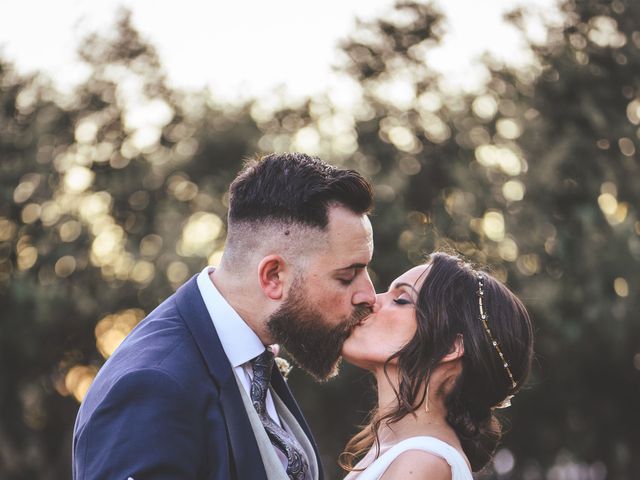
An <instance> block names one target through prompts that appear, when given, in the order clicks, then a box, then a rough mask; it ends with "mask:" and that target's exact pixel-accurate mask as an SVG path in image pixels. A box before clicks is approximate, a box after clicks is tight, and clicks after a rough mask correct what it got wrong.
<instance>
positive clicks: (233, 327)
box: [197, 267, 288, 468]
mask: <svg viewBox="0 0 640 480" xmlns="http://www.w3.org/2000/svg"><path fill="white" fill-rule="evenodd" d="M214 270H215V267H205V268H204V270H202V272H200V274H199V275H198V278H197V282H198V289H199V290H200V295H202V299H203V300H204V304H205V305H206V307H207V311H208V312H209V316H210V317H211V320H212V321H213V326H214V327H215V329H216V332H217V333H218V338H220V343H221V344H222V348H223V350H224V353H225V354H226V355H227V358H228V359H229V363H230V364H231V368H233V370H234V372H235V374H236V375H237V376H238V378H239V379H240V382H241V383H242V386H243V387H244V389H245V391H246V392H247V395H249V398H251V380H252V378H253V368H252V367H251V363H250V361H251V360H252V359H254V358H255V357H257V356H258V355H260V354H261V353H262V352H264V349H265V346H264V345H263V343H262V342H261V341H260V338H259V337H258V335H256V334H255V332H254V331H253V330H251V328H250V327H249V325H247V324H246V322H245V321H244V320H243V319H242V318H241V317H240V315H238V312H236V311H235V310H234V309H233V307H232V306H231V305H229V303H228V302H227V301H226V300H225V298H224V297H223V296H222V294H221V293H220V291H218V289H217V288H216V286H215V285H214V284H213V281H212V280H211V277H209V274H210V273H211V272H213V271H214ZM266 407H267V413H268V414H269V416H270V417H271V418H272V419H273V421H274V422H276V423H277V424H278V425H280V426H281V427H282V423H281V422H280V418H279V417H278V413H277V411H276V406H275V405H274V403H273V397H272V396H271V391H270V390H267V399H266ZM273 448H274V450H275V451H276V453H277V454H278V458H279V459H280V461H281V462H282V464H283V465H284V467H285V468H287V463H288V462H287V457H286V456H285V455H284V454H283V453H282V452H281V451H280V450H278V449H277V448H276V447H273Z"/></svg>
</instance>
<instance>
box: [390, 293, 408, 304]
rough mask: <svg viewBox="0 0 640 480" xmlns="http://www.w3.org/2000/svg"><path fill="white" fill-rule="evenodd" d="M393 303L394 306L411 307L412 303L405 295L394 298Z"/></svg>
mask: <svg viewBox="0 0 640 480" xmlns="http://www.w3.org/2000/svg"><path fill="white" fill-rule="evenodd" d="M393 302H394V303H395V304H396V305H412V304H413V301H412V300H411V299H410V298H407V297H406V296H405V295H401V296H399V297H397V298H394V299H393Z"/></svg>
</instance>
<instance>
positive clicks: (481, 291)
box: [477, 273, 517, 407]
mask: <svg viewBox="0 0 640 480" xmlns="http://www.w3.org/2000/svg"><path fill="white" fill-rule="evenodd" d="M477 277H478V306H479V307H480V320H482V325H483V326H484V330H485V332H487V335H488V336H489V340H490V341H491V344H492V345H493V347H494V348H495V349H496V352H498V355H500V360H502V366H503V367H504V369H505V370H506V371H507V374H508V375H509V379H510V380H511V385H512V387H513V388H516V385H517V383H516V381H515V379H514V378H513V373H511V369H510V368H509V362H507V359H506V358H504V353H502V349H501V348H500V344H499V343H498V341H497V340H496V339H495V338H494V336H493V334H492V333H491V329H490V328H489V323H488V321H487V320H488V319H489V315H488V314H487V312H485V309H484V304H483V303H482V300H483V298H484V275H483V274H482V273H478V274H477ZM509 400H510V396H509V397H507V399H506V402H508V401H509ZM503 403H504V402H503ZM501 405H502V404H501ZM501 405H499V407H500V406H501ZM505 406H508V405H505Z"/></svg>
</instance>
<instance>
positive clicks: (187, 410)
mask: <svg viewBox="0 0 640 480" xmlns="http://www.w3.org/2000/svg"><path fill="white" fill-rule="evenodd" d="M196 278H197V276H194V277H193V278H191V280H189V281H188V282H187V283H185V284H184V285H183V286H182V287H180V289H178V291H177V292H176V293H175V294H174V295H172V296H171V297H169V298H168V299H167V300H165V301H164V302H163V303H162V304H161V305H160V306H158V307H157V308H156V309H155V310H154V311H153V312H151V313H150V314H149V316H147V317H146V318H145V319H144V320H143V321H142V322H140V324H139V325H138V326H137V327H136V328H135V329H134V330H133V331H132V332H131V333H130V334H129V335H128V336H127V338H126V339H125V340H124V341H123V342H122V344H121V345H120V346H119V347H118V349H117V350H116V351H115V352H114V354H113V355H112V356H111V358H109V360H108V361H107V362H106V363H105V364H104V366H103V367H102V369H101V370H100V372H99V373H98V375H97V376H96V378H95V380H94V381H93V384H92V385H91V388H90V389H89V391H88V393H87V395H86V397H85V399H84V401H83V403H82V405H81V406H80V410H79V412H78V416H77V418H76V424H75V429H74V435H73V478H74V480H87V479H96V480H103V479H104V480H106V479H109V480H112V479H115V480H127V478H128V477H132V478H134V479H135V480H145V479H154V480H155V479H167V480H168V479H211V480H213V479H216V480H222V479H224V480H226V479H238V480H261V479H266V473H265V470H264V466H263V464H262V461H261V457H260V452H259V450H258V445H257V443H256V440H255V437H254V434H253V431H252V430H251V425H250V423H249V418H248V416H247V412H246V410H245V408H244V404H243V402H242V398H241V397H240V392H239V390H238V385H237V383H236V380H235V377H234V374H233V371H232V369H231V365H230V364H229V360H228V359H227V357H226V355H225V353H224V350H223V349H222V345H221V343H220V339H219V338H218V335H217V333H216V330H215V328H214V326H213V322H212V321H211V318H210V316H209V313H208V311H207V308H206V306H205V304H204V301H203V300H202V297H201V295H200V291H199V289H198V285H197V283H196ZM273 370H274V371H273V376H272V386H273V388H274V389H275V391H276V392H277V394H278V395H279V396H280V398H281V399H282V400H283V401H284V403H285V404H286V405H287V407H288V408H289V410H290V411H291V413H292V414H293V415H294V416H295V417H296V419H297V420H298V422H299V423H300V425H301V427H302V428H303V429H304V431H305V433H306V434H307V436H308V437H309V440H310V441H311V443H312V444H313V447H314V450H315V453H316V458H318V466H319V469H320V478H322V477H323V475H322V467H321V465H320V459H319V455H318V450H317V447H316V444H315V442H314V440H313V437H312V435H311V432H310V430H309V427H308V425H307V423H306V421H305V419H304V417H303V416H302V413H301V412H300V408H299V407H298V405H297V403H296V401H295V400H294V398H293V396H292V395H291V392H290V390H289V388H288V387H287V385H286V383H285V381H284V380H283V378H282V376H281V375H280V372H279V371H278V369H276V368H274V369H273Z"/></svg>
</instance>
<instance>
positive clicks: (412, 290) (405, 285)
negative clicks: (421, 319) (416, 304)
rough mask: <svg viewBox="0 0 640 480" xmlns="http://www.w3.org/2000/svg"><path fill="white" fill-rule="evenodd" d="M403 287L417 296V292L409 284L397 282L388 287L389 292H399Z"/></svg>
mask: <svg viewBox="0 0 640 480" xmlns="http://www.w3.org/2000/svg"><path fill="white" fill-rule="evenodd" d="M403 287H406V288H408V289H409V290H410V291H411V292H413V293H414V294H416V295H417V294H418V291H417V290H416V289H415V287H414V286H413V285H411V284H410V283H406V282H397V283H394V284H392V285H391V286H390V287H389V290H399V289H401V288H403Z"/></svg>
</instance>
